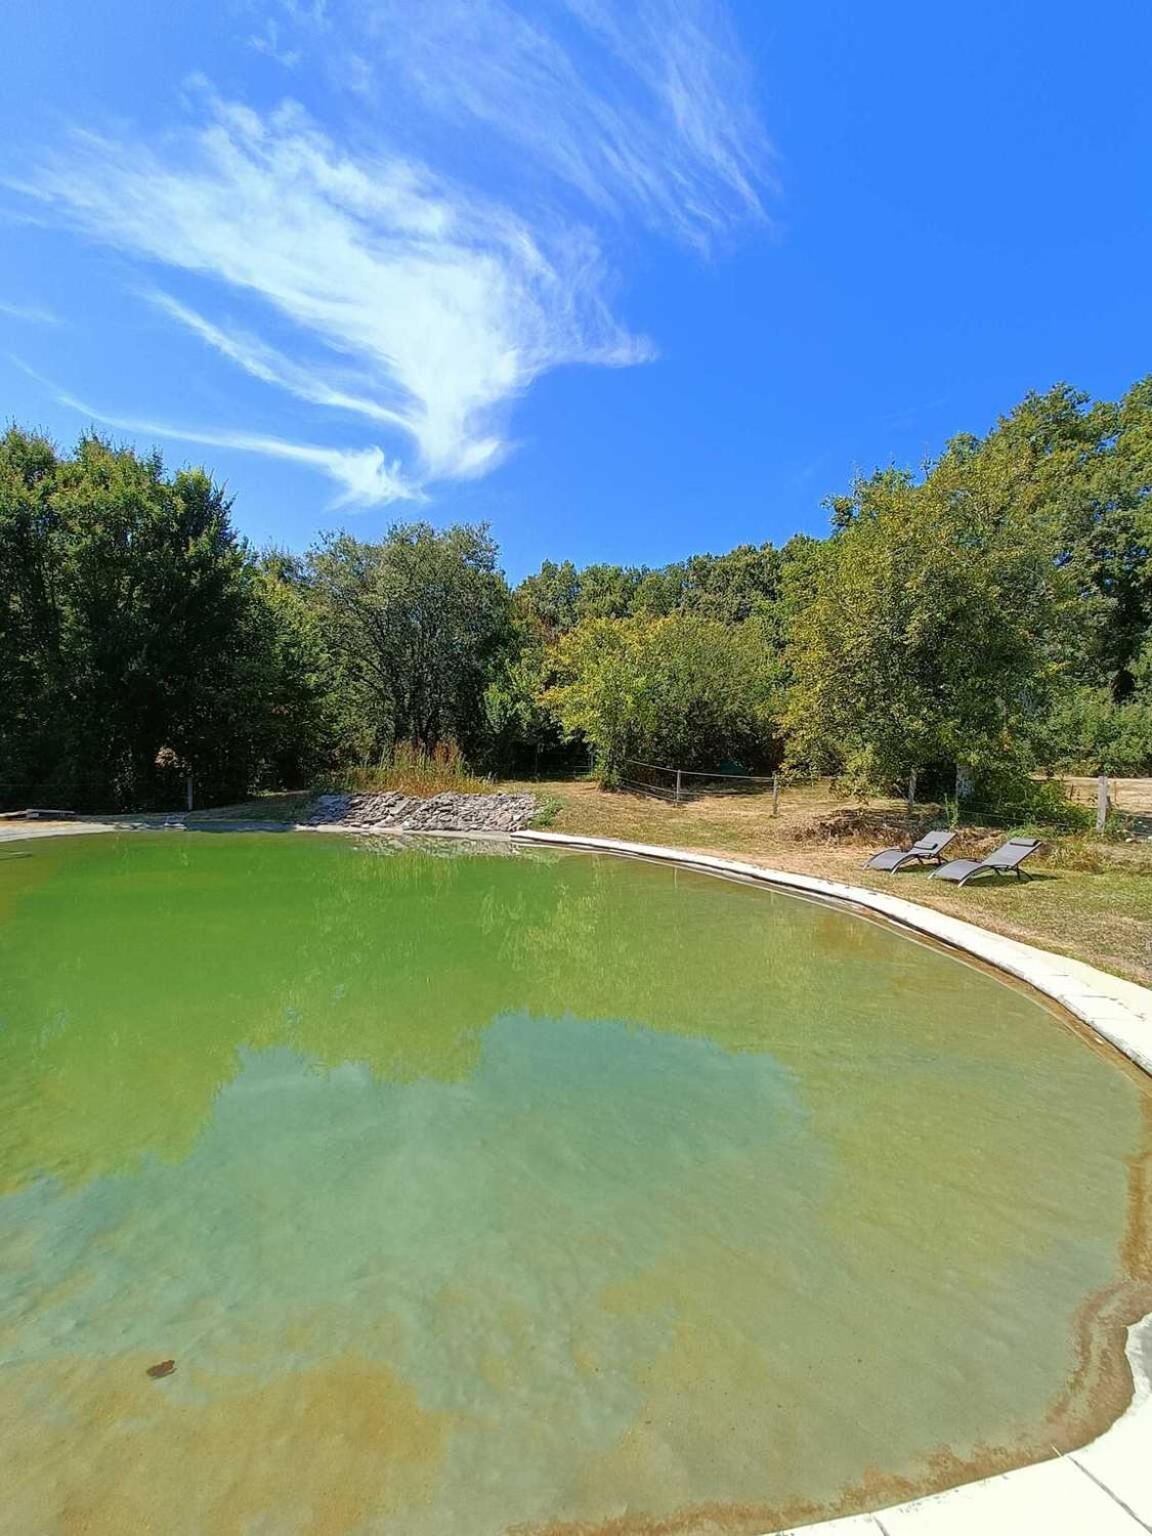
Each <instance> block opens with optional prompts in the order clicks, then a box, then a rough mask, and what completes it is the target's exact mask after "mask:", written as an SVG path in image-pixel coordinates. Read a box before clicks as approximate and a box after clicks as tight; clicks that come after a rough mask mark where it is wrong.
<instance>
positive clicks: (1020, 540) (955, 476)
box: [787, 443, 1067, 783]
mask: <svg viewBox="0 0 1152 1536" xmlns="http://www.w3.org/2000/svg"><path fill="white" fill-rule="evenodd" d="M1012 493H1013V477H1012V474H1011V470H1010V466H1009V465H1008V464H1007V463H1006V462H1005V461H1001V460H1000V459H997V458H996V457H994V456H993V457H991V458H989V457H981V456H980V454H979V452H978V449H977V446H976V445H973V444H970V443H961V444H957V445H954V447H953V449H952V450H951V451H950V453H949V455H948V456H946V458H945V460H943V461H942V462H941V464H940V465H938V466H937V467H936V470H935V471H934V472H933V474H932V475H930V476H929V477H928V479H927V480H926V481H925V482H924V483H922V484H920V485H916V484H914V483H913V482H912V479H911V477H910V476H908V475H906V474H902V473H898V472H895V471H886V472H884V473H881V474H878V475H876V476H874V477H873V478H872V479H870V480H867V481H863V482H861V483H860V484H859V485H857V487H856V488H855V491H854V493H853V496H852V497H851V498H847V499H846V500H845V501H844V502H842V503H840V504H839V505H838V506H837V508H836V509H835V510H836V512H837V514H838V522H839V525H840V526H839V528H838V530H837V532H836V533H835V534H834V536H833V537H832V538H831V539H830V540H829V541H828V543H827V544H826V545H825V546H824V547H823V548H822V549H820V550H819V553H818V554H815V555H811V556H810V557H809V558H808V559H807V560H805V561H804V562H802V563H801V564H800V565H799V566H798V568H797V573H798V575H800V576H802V578H803V580H804V582H805V585H806V588H807V590H806V592H805V593H804V594H803V595H802V597H801V598H798V599H797V600H795V601H794V603H793V616H792V623H791V630H790V639H789V645H788V650H787V665H788V667H789V671H790V674H791V680H792V682H791V689H790V695H789V704H788V714H787V720H788V727H789V731H790V750H791V753H792V755H793V756H794V757H795V758H797V759H799V760H801V761H803V762H806V763H809V764H812V765H815V766H818V767H823V768H836V769H840V768H843V769H846V770H847V771H848V772H849V773H851V774H853V775H854V776H856V777H858V778H860V779H861V780H866V781H868V782H871V783H891V782H893V781H897V780H901V779H903V777H904V776H905V775H907V774H908V773H909V771H911V770H923V769H925V768H928V767H931V766H936V765H941V764H944V763H951V764H960V765H963V766H965V767H966V768H970V769H973V770H979V769H980V768H981V767H984V766H990V765H992V764H998V763H1001V762H1002V761H1003V760H1004V759H1005V757H1011V758H1017V757H1020V756H1021V755H1022V754H1024V753H1025V751H1026V748H1027V732H1028V727H1029V723H1030V722H1032V721H1034V720H1035V719H1036V718H1037V717H1038V715H1039V714H1040V713H1041V712H1042V710H1043V708H1044V704H1045V700H1046V697H1047V695H1048V692H1049V690H1050V687H1051V685H1052V682H1053V680H1054V677H1055V675H1056V671H1057V667H1056V663H1055V662H1054V660H1053V657H1052V639H1053V636H1054V634H1055V633H1056V631H1057V630H1058V628H1059V626H1060V624H1061V621H1062V616H1063V615H1064V614H1065V613H1066V611H1067V610H1066V596H1067V594H1066V591H1065V588H1064V584H1063V582H1062V579H1061V576H1060V573H1059V571H1058V569H1057V567H1056V565H1055V563H1054V561H1053V560H1052V558H1051V554H1050V550H1049V548H1048V545H1047V542H1046V540H1045V538H1044V536H1043V533H1042V531H1041V530H1040V529H1039V528H1038V526H1037V525H1036V524H1035V523H1034V522H1033V523H1031V524H1030V523H1029V521H1028V520H1027V519H1026V518H1018V517H1015V516H1013V511H1012Z"/></svg>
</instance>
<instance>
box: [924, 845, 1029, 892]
mask: <svg viewBox="0 0 1152 1536" xmlns="http://www.w3.org/2000/svg"><path fill="white" fill-rule="evenodd" d="M1039 846H1040V839H1039V838H1038V837H1010V838H1009V839H1008V841H1007V842H1006V843H1004V844H1003V845H1002V846H1001V847H999V848H997V849H996V851H995V852H994V853H990V854H989V855H988V857H987V858H986V859H952V860H951V861H950V862H949V863H947V864H943V865H941V867H940V868H939V869H934V870H933V871H932V878H933V880H950V881H951V882H952V884H953V885H965V884H966V883H967V882H968V881H969V880H971V879H972V878H973V877H974V876H976V875H1015V876H1016V878H1017V880H1023V879H1024V878H1025V875H1024V871H1023V870H1022V869H1021V868H1020V866H1021V864H1023V862H1024V860H1025V859H1027V858H1030V857H1031V856H1032V854H1034V853H1035V852H1036V850H1037V848H1039Z"/></svg>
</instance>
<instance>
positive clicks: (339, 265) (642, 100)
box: [22, 0, 765, 504]
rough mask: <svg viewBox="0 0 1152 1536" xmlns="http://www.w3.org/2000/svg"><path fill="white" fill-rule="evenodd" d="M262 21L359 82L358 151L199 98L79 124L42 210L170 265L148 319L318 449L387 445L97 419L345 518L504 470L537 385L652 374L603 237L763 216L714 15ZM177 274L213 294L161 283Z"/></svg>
mask: <svg viewBox="0 0 1152 1536" xmlns="http://www.w3.org/2000/svg"><path fill="white" fill-rule="evenodd" d="M265 20H266V22H267V27H266V30H265V32H264V33H262V34H260V35H261V36H265V37H269V38H271V39H273V41H274V42H275V43H276V45H277V47H276V49H275V50H274V51H275V52H277V53H279V54H281V55H282V56H283V57H284V58H285V59H288V58H290V59H291V63H292V68H293V72H294V73H297V72H301V71H303V72H306V71H307V69H308V67H309V66H310V65H311V64H313V63H314V61H315V59H316V58H317V57H320V58H321V59H327V60H328V61H329V63H330V65H332V67H340V68H343V72H344V74H346V75H347V77H348V78H349V79H351V78H352V77H353V76H355V79H356V86H355V90H354V91H352V90H349V91H348V92H346V93H345V100H346V102H349V103H351V102H353V101H355V102H356V103H357V106H356V107H355V111H359V112H361V113H362V114H365V115H364V116H363V118H362V120H355V124H354V126H355V131H351V130H350V129H349V126H348V119H347V117H346V118H345V119H344V121H343V122H342V126H341V130H340V131H337V130H336V129H335V128H333V127H332V126H331V124H329V125H327V126H324V125H321V124H320V123H319V122H317V121H316V120H315V118H314V117H313V116H311V115H309V114H308V113H307V112H306V111H305V110H304V109H303V108H302V107H301V106H300V105H298V104H296V103H294V102H292V101H286V102H283V103H281V104H280V105H278V106H276V107H274V108H271V109H268V110H263V111H258V110H256V109H255V108H253V107H252V106H249V105H245V104H241V103H235V102H227V101H223V100H221V99H219V98H218V97H216V96H215V95H214V94H213V93H212V92H211V91H210V90H209V89H208V88H207V87H206V86H204V85H203V84H201V87H200V89H199V91H198V92H196V93H194V95H195V97H196V106H195V108H194V112H195V115H194V117H193V119H192V121H190V122H188V123H186V124H185V125H184V126H183V127H182V128H181V129H179V130H177V131H176V132H174V133H172V134H170V135H167V136H166V137H164V138H163V139H161V140H160V141H159V142H156V141H147V140H143V139H137V138H130V137H126V136H125V135H124V134H123V133H121V134H119V135H110V134H103V133H98V132H95V131H92V130H80V131H77V132H75V133H74V134H73V135H72V136H71V138H70V140H69V142H68V143H67V144H66V145H65V146H63V147H62V148H61V149H60V150H59V152H57V153H55V154H51V155H48V156H46V157H44V158H43V159H42V160H41V162H40V164H39V166H38V168H37V169H36V170H35V171H34V172H33V173H32V174H31V175H30V176H26V177H25V179H24V181H23V183H22V190H23V191H25V192H27V193H30V194H31V195H33V196H34V197H36V198H37V199H39V200H40V201H41V202H42V203H45V204H47V205H49V206H50V207H51V208H53V209H55V210H56V211H57V213H58V215H60V216H62V217H64V218H66V219H67V220H69V221H70V222H71V223H72V224H73V225H75V226H77V227H78V228H79V229H81V230H82V231H83V232H84V234H85V235H86V236H88V237H90V238H92V239H95V240H97V241H98V242H100V243H103V244H106V245H109V246H112V247H115V248H117V249H119V250H120V251H122V252H126V253H128V254H129V255H130V256H132V257H134V258H137V259H139V260H142V261H144V262H146V263H148V264H149V266H150V267H151V268H152V269H153V278H152V284H153V286H152V287H151V289H150V292H149V297H150V298H151V300H152V302H153V303H154V304H156V305H157V306H158V307H159V308H160V309H161V310H162V311H163V312H164V313H165V314H166V315H167V316H168V317H169V318H170V319H171V320H172V321H174V322H175V323H177V324H179V325H180V326H182V327H184V328H186V329H188V330H190V331H191V332H192V333H193V334H194V335H196V336H197V337H198V338H199V339H200V340H201V341H203V342H204V343H205V344H206V345H207V346H208V347H210V348H212V349H213V350H214V351H215V352H216V353H217V354H219V355H220V356H222V357H224V358H226V359H227V360H228V361H229V362H230V363H232V364H233V365H235V366H237V367H238V368H240V369H242V370H243V371H244V372H245V373H247V374H248V375H250V376H251V377H253V378H255V379H258V380H259V381H261V383H263V384H264V385H267V386H269V387H271V388H274V389H277V390H281V391H284V392H286V393H287V394H289V395H291V396H292V397H294V398H295V399H296V400H297V401H300V402H305V403H306V404H307V405H308V406H311V407H316V408H317V411H318V423H319V424H320V427H319V429H320V430H321V431H322V430H323V427H322V419H323V418H322V414H320V413H323V412H334V413H339V415H340V416H341V417H345V418H354V419H356V420H359V421H360V422H362V423H369V424H370V425H371V427H372V429H373V435H374V436H378V437H380V438H382V439H383V440H384V443H386V444H388V448H387V451H386V449H385V447H384V446H383V445H382V444H381V443H378V442H373V443H372V444H371V445H369V446H367V447H365V448H364V449H362V450H360V449H354V450H348V449H346V448H343V447H341V448H332V449H328V448H324V447H321V446H317V445H316V444H314V443H303V444H293V443H290V442H289V441H288V440H287V439H285V438H282V437H279V436H269V435H267V434H263V433H258V432H243V431H236V430H232V429H231V428H230V429H227V430H224V429H221V430H219V431H216V430H214V429H211V430H210V429H202V428H197V429H193V428H181V427H180V426H179V425H178V424H177V423H169V424H167V425H162V426H158V425H155V424H153V425H152V426H151V428H147V424H146V423H140V422H139V421H138V418H137V417H136V415H135V413H131V412H130V413H127V414H126V415H122V416H117V417H116V418H113V417H109V416H108V415H106V414H102V413H99V412H91V413H90V414H92V415H94V416H96V417H97V418H98V419H101V420H105V421H111V422H112V424H114V425H124V426H127V427H129V428H130V429H133V430H145V429H148V430H152V431H155V432H157V433H162V434H163V435H166V436H181V437H184V438H185V439H186V440H188V441H194V442H199V443H205V444H209V445H211V444H215V445H218V446H227V447H234V448H239V449H244V450H247V451H251V452H256V453H265V454H271V455H275V456H278V457H281V458H294V459H296V460H298V461H299V462H301V463H305V464H311V465H313V466H315V467H316V468H318V469H320V470H322V471H323V472H324V473H326V474H328V475H329V476H330V477H331V478H332V479H333V480H335V481H336V483H337V485H338V486H339V487H340V500H341V501H343V502H348V503H356V504H369V503H373V502H385V501H389V500H396V499H401V498H404V497H412V496H417V495H420V494H421V493H422V491H423V488H424V487H427V486H429V485H431V484H433V483H435V482H439V481H446V480H459V479H467V478H473V477H476V476H479V475H483V474H485V473H487V472H489V471H490V470H491V469H492V468H494V467H495V466H496V465H497V464H499V463H500V462H501V460H502V459H503V458H504V457H505V455H506V454H507V452H508V451H509V439H508V435H507V420H508V413H509V410H510V407H511V406H512V404H513V403H514V402H515V400H516V399H517V397H518V396H520V395H521V394H522V393H523V392H524V391H525V390H526V389H527V388H528V387H529V386H530V385H531V384H532V382H533V381H534V380H535V379H537V378H538V377H539V376H540V375H541V374H543V373H545V372H547V371H548V370H550V369H554V368H556V367H559V366H562V365H565V364H585V365H597V366H611V367H621V366H627V365H631V364H635V363H638V362H643V361H645V360H647V359H649V358H651V357H652V356H653V355H654V348H653V346H652V345H651V344H650V343H649V342H648V341H646V340H645V339H644V338H641V337H637V336H634V335H632V334H631V333H630V332H629V330H628V328H627V327H626V326H624V325H623V324H621V323H620V322H619V321H618V320H617V319H616V318H615V316H614V314H613V309H612V303H611V295H612V288H613V283H612V280H611V272H610V269H609V265H608V262H607V261H606V258H605V255H604V248H605V242H606V241H607V240H615V239H618V238H619V236H620V232H621V230H622V228H627V226H628V224H629V223H630V222H633V223H636V224H637V225H642V226H644V227H647V228H653V229H659V230H661V231H663V232H664V233H666V234H669V235H672V236H674V237H677V238H680V239H683V240H685V241H687V242H689V243H693V244H696V245H701V246H704V245H707V244H708V242H709V241H710V239H711V238H712V237H713V235H714V234H715V233H716V232H717V231H719V230H721V229H724V228H728V227H731V225H732V224H733V223H734V222H736V221H739V220H741V219H747V218H752V219H759V218H761V217H762V216H763V209H762V206H761V202H760V195H759V192H758V189H757V188H758V178H759V177H761V176H762V173H763V168H764V163H765V154H764V147H763V143H762V136H761V134H760V130H759V127H758V123H757V120H756V118H755V114H754V112H753V110H752V108H751V106H750V105H749V101H748V94H747V91H746V89H745V82H744V81H743V78H742V73H741V66H740V64H739V59H738V55H737V51H736V49H735V44H734V42H733V41H732V38H731V35H730V33H729V31H728V29H727V24H726V20H725V17H724V14H723V12H722V10H721V9H720V8H719V7H717V6H715V5H713V4H712V3H711V0H635V4H633V5H629V6H625V5H623V4H621V5H619V6H615V5H611V4H608V3H607V0H544V3H542V4H541V5H539V6H532V7H528V6H521V5H517V4H513V3H511V0H469V3H467V4H465V3H463V0H426V3H425V4H423V5H421V6H419V7H415V8H412V7H410V6H408V5H406V4H405V5H400V4H399V0H372V3H368V0H343V5H342V7H340V8H338V6H337V5H336V4H331V5H323V6H320V5H303V4H301V3H300V0H292V3H290V4H289V3H286V0H281V5H280V9H279V10H278V11H270V12H269V13H268V14H267V16H266V18H265ZM401 23H402V24H401ZM353 46H354V47H355V50H356V51H355V53H353V52H352V50H353ZM264 51H265V52H268V50H264ZM353 58H354V59H355V61H356V69H355V70H353V69H352V68H351V64H350V61H351V60H352V59H353ZM361 102H362V103H364V105H363V106H361V105H359V104H360V103H361ZM350 110H352V109H351V108H350ZM355 111H354V112H353V118H354V119H355ZM462 128H467V129H468V132H467V133H461V132H460V130H461V129H462ZM465 150H466V151H467V153H465ZM156 269H160V270H162V271H163V272H165V273H167V274H168V277H167V279H166V280H165V281H164V291H159V290H158V289H157V288H156V287H155V270H156ZM178 273H183V274H185V275H186V276H185V279H184V286H187V285H188V283H190V282H191V283H194V284H195V285H197V295H198V296H197V299H196V301H195V302H189V300H188V298H187V295H182V296H181V297H176V296H174V295H173V294H172V292H170V291H167V290H169V289H170V287H171V279H172V277H173V276H174V275H175V274H178ZM237 305H239V306H241V307H242V309H243V319H242V320H240V321H237V320H236V319H235V318H234V311H235V309H236V307H237ZM269 334H274V335H275V336H276V337H277V343H276V344H273V343H272V342H271V341H270V340H267V339H265V338H266V336H267V335H269ZM132 422H137V426H136V427H135V428H132V427H131V423H132Z"/></svg>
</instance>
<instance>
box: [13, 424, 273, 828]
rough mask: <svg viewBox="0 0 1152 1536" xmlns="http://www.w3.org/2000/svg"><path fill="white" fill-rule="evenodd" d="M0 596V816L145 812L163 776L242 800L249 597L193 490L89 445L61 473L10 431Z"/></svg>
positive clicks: (244, 562) (220, 531) (250, 701)
mask: <svg viewBox="0 0 1152 1536" xmlns="http://www.w3.org/2000/svg"><path fill="white" fill-rule="evenodd" d="M0 582H2V583H3V586H2V591H3V600H2V607H0V668H2V670H3V675H4V678H5V686H4V687H3V688H2V689H0V781H3V784H2V788H0V793H3V795H4V797H5V799H6V801H7V802H8V803H10V804H11V803H18V802H27V800H28V799H30V798H33V797H34V798H43V799H51V800H58V801H62V802H64V803H65V804H70V805H75V806H76V807H78V808H100V807H110V806H111V807H115V806H120V805H146V804H149V803H152V802H153V800H154V799H155V798H156V797H157V795H160V794H163V793H166V792H168V790H167V789H166V782H167V779H169V778H170V777H171V772H170V770H171V769H172V768H173V767H178V768H179V769H180V770H181V771H183V770H185V769H187V768H189V767H190V768H191V769H192V771H193V772H194V773H195V774H196V775H197V778H198V779H199V780H200V781H201V783H202V785H203V786H204V788H205V790H206V791H207V792H210V793H213V794H224V793H228V792H231V791H242V790H243V789H244V788H246V787H247V784H248V783H249V782H250V780H251V779H252V777H253V775H254V774H255V773H256V772H257V771H258V766H259V761H260V758H261V756H262V751H263V742H262V739H261V735H262V730H263V727H264V726H265V724H266V721H267V717H266V712H265V709H264V705H263V702H262V693H261V689H260V688H259V687H258V686H256V685H255V682H254V675H253V668H254V666H255V667H257V669H259V665H260V663H261V657H260V655H259V643H260V635H261V631H260V628H259V623H258V615H259V611H260V609H259V595H258V593H257V592H256V590H255V584H256V573H255V569H254V566H253V562H252V560H251V558H250V556H249V554H248V552H247V551H246V549H245V548H244V546H243V544H242V543H241V542H240V541H239V540H238V538H237V537H236V534H235V532H234V530H233V528H232V525H231V508H230V504H229V502H228V500H227V498H226V497H225V496H224V494H223V492H222V491H221V490H220V488H219V487H218V486H216V485H214V484H213V483H212V481H211V480H210V479H209V478H208V476H207V475H206V474H204V473H203V472H202V471H199V470H182V471H180V472H178V473H177V474H175V475H172V476H168V475H166V474H165V471H164V466H163V463H162V461H161V460H160V458H159V456H158V455H152V456H149V457H141V456H139V455H137V454H135V453H133V452H131V451H130V450H127V449H118V448H114V447H113V446H111V445H110V444H109V443H107V442H104V441H103V440H101V439H100V438H97V437H94V436H89V437H85V438H83V439H82V440H81V442H80V444H79V446H78V447H77V449H76V452H75V453H74V454H73V455H72V456H71V457H62V456H60V455H59V454H58V453H57V452H56V450H55V448H54V447H53V445H52V444H51V443H49V442H48V441H47V440H46V439H44V438H40V437H36V436H32V435H29V434H26V433H22V432H19V431H16V430H15V429H14V430H12V431H10V432H9V433H8V434H7V435H6V436H5V438H4V439H3V441H2V443H0ZM260 675H261V677H262V678H263V677H265V676H266V671H265V672H262V673H261V674H260ZM158 758H159V759H160V766H159V767H158ZM164 764H167V765H168V769H167V770H166V769H165V768H164Z"/></svg>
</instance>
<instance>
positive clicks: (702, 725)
mask: <svg viewBox="0 0 1152 1536" xmlns="http://www.w3.org/2000/svg"><path fill="white" fill-rule="evenodd" d="M546 672H547V676H548V682H547V684H546V686H545V688H544V691H543V693H542V696H541V697H542V700H543V703H544V705H545V706H546V708H547V709H548V710H549V711H550V712H551V713H552V714H553V715H554V717H555V718H556V719H557V721H559V723H560V724H561V726H562V727H563V729H564V730H565V731H566V732H567V733H568V734H569V736H579V737H581V738H582V739H583V740H584V741H585V742H586V743H587V744H588V745H589V746H590V747H591V748H592V750H593V752H594V754H595V757H596V762H597V766H598V768H599V770H600V772H601V774H602V775H603V777H604V778H606V779H607V780H609V781H611V780H612V779H614V778H616V777H618V776H619V775H620V773H621V771H622V769H623V766H624V763H625V761H626V759H627V758H629V757H643V758H655V759H656V760H657V761H659V762H661V763H670V764H672V765H673V766H676V767H683V768H693V767H696V766H699V767H702V768H707V769H713V768H715V767H716V766H717V765H718V764H720V763H723V762H725V761H727V760H730V759H734V758H735V759H740V760H744V761H751V762H754V763H765V762H768V761H770V760H771V759H772V757H773V755H774V752H775V749H776V741H777V731H776V726H777V720H778V717H779V712H780V707H781V702H782V701H781V693H780V673H779V667H778V664H777V662H776V660H775V658H774V654H773V651H772V649H771V647H770V646H769V645H768V644H767V643H766V637H765V634H764V632H763V630H762V628H761V626H760V625H759V624H758V623H756V622H755V621H751V622H749V623H747V624H743V625H739V626H733V625H726V624H720V623H718V622H717V621H716V620H714V619H699V618H695V617H692V616H683V615H674V616H669V617H668V618H663V619H656V620H645V619H643V618H631V619H587V620H585V621H584V622H583V623H582V624H579V625H577V626H576V628H575V629H573V630H570V631H569V632H568V634H566V635H562V636H561V637H560V638H559V639H558V640H557V641H556V642H555V644H554V645H553V647H552V648H551V650H550V651H549V652H548V655H547V658H546Z"/></svg>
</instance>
